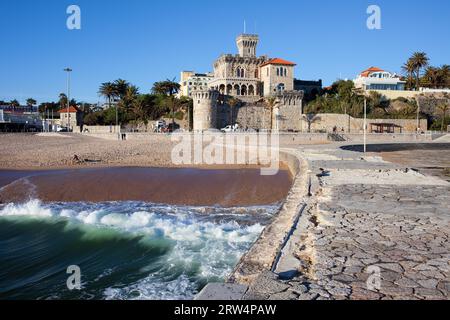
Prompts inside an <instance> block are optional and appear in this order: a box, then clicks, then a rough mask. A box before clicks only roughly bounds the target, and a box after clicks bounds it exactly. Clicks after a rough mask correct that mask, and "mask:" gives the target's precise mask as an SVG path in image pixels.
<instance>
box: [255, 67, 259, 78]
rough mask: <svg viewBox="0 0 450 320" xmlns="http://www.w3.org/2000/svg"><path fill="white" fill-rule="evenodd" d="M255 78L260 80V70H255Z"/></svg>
mask: <svg viewBox="0 0 450 320" xmlns="http://www.w3.org/2000/svg"><path fill="white" fill-rule="evenodd" d="M255 78H258V69H256V70H255Z"/></svg>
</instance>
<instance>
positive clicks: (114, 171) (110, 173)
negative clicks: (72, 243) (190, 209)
mask: <svg viewBox="0 0 450 320" xmlns="http://www.w3.org/2000/svg"><path fill="white" fill-rule="evenodd" d="M172 147H173V142H171V140H170V137H169V136H166V135H154V136H152V137H151V139H148V140H145V141H114V140H104V139H98V138H94V137H89V136H82V135H74V134H51V135H42V134H4V135H0V187H3V189H2V190H1V192H0V201H1V202H3V203H6V202H11V201H16V202H17V201H24V200H27V199H29V198H38V199H40V200H42V201H49V202H51V201H65V202H76V201H92V202H101V201H148V202H153V203H167V204H174V205H220V206H224V207H230V206H253V205H267V204H273V203H277V202H280V201H282V200H283V199H285V197H286V196H287V194H288V192H289V189H290V187H291V184H292V176H291V174H290V172H289V171H288V170H287V169H286V168H283V170H280V172H279V173H278V174H277V175H275V176H261V175H260V170H259V168H258V167H257V166H255V165H252V166H251V165H248V166H245V165H240V166H212V167H206V166H199V167H196V168H186V167H185V168H181V167H177V168H174V167H175V166H174V165H173V163H172V161H171V151H172ZM74 155H77V156H78V158H79V159H80V160H81V161H80V162H76V161H73V157H74ZM169 168H170V169H169ZM5 186H6V187H5ZM24 190H25V192H24Z"/></svg>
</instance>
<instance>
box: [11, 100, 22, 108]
mask: <svg viewBox="0 0 450 320" xmlns="http://www.w3.org/2000/svg"><path fill="white" fill-rule="evenodd" d="M9 104H10V105H11V107H13V108H17V107H20V103H19V101H17V100H16V99H14V100H11V102H10V103H9Z"/></svg>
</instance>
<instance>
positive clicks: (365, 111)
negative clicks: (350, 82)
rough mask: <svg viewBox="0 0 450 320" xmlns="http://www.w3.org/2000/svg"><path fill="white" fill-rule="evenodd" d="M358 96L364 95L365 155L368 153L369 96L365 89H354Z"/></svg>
mask: <svg viewBox="0 0 450 320" xmlns="http://www.w3.org/2000/svg"><path fill="white" fill-rule="evenodd" d="M352 91H353V92H354V93H356V94H357V95H359V94H362V95H363V96H364V129H363V131H364V153H366V152H367V96H366V93H365V91H364V89H361V88H354V89H352Z"/></svg>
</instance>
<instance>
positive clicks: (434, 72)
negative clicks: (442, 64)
mask: <svg viewBox="0 0 450 320" xmlns="http://www.w3.org/2000/svg"><path fill="white" fill-rule="evenodd" d="M440 71H441V70H440V69H438V68H435V67H428V68H426V70H425V74H424V76H423V77H424V79H425V81H426V84H427V85H428V86H429V87H430V88H435V89H436V88H437V87H438V86H439V85H440V83H442V79H441V72H440Z"/></svg>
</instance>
